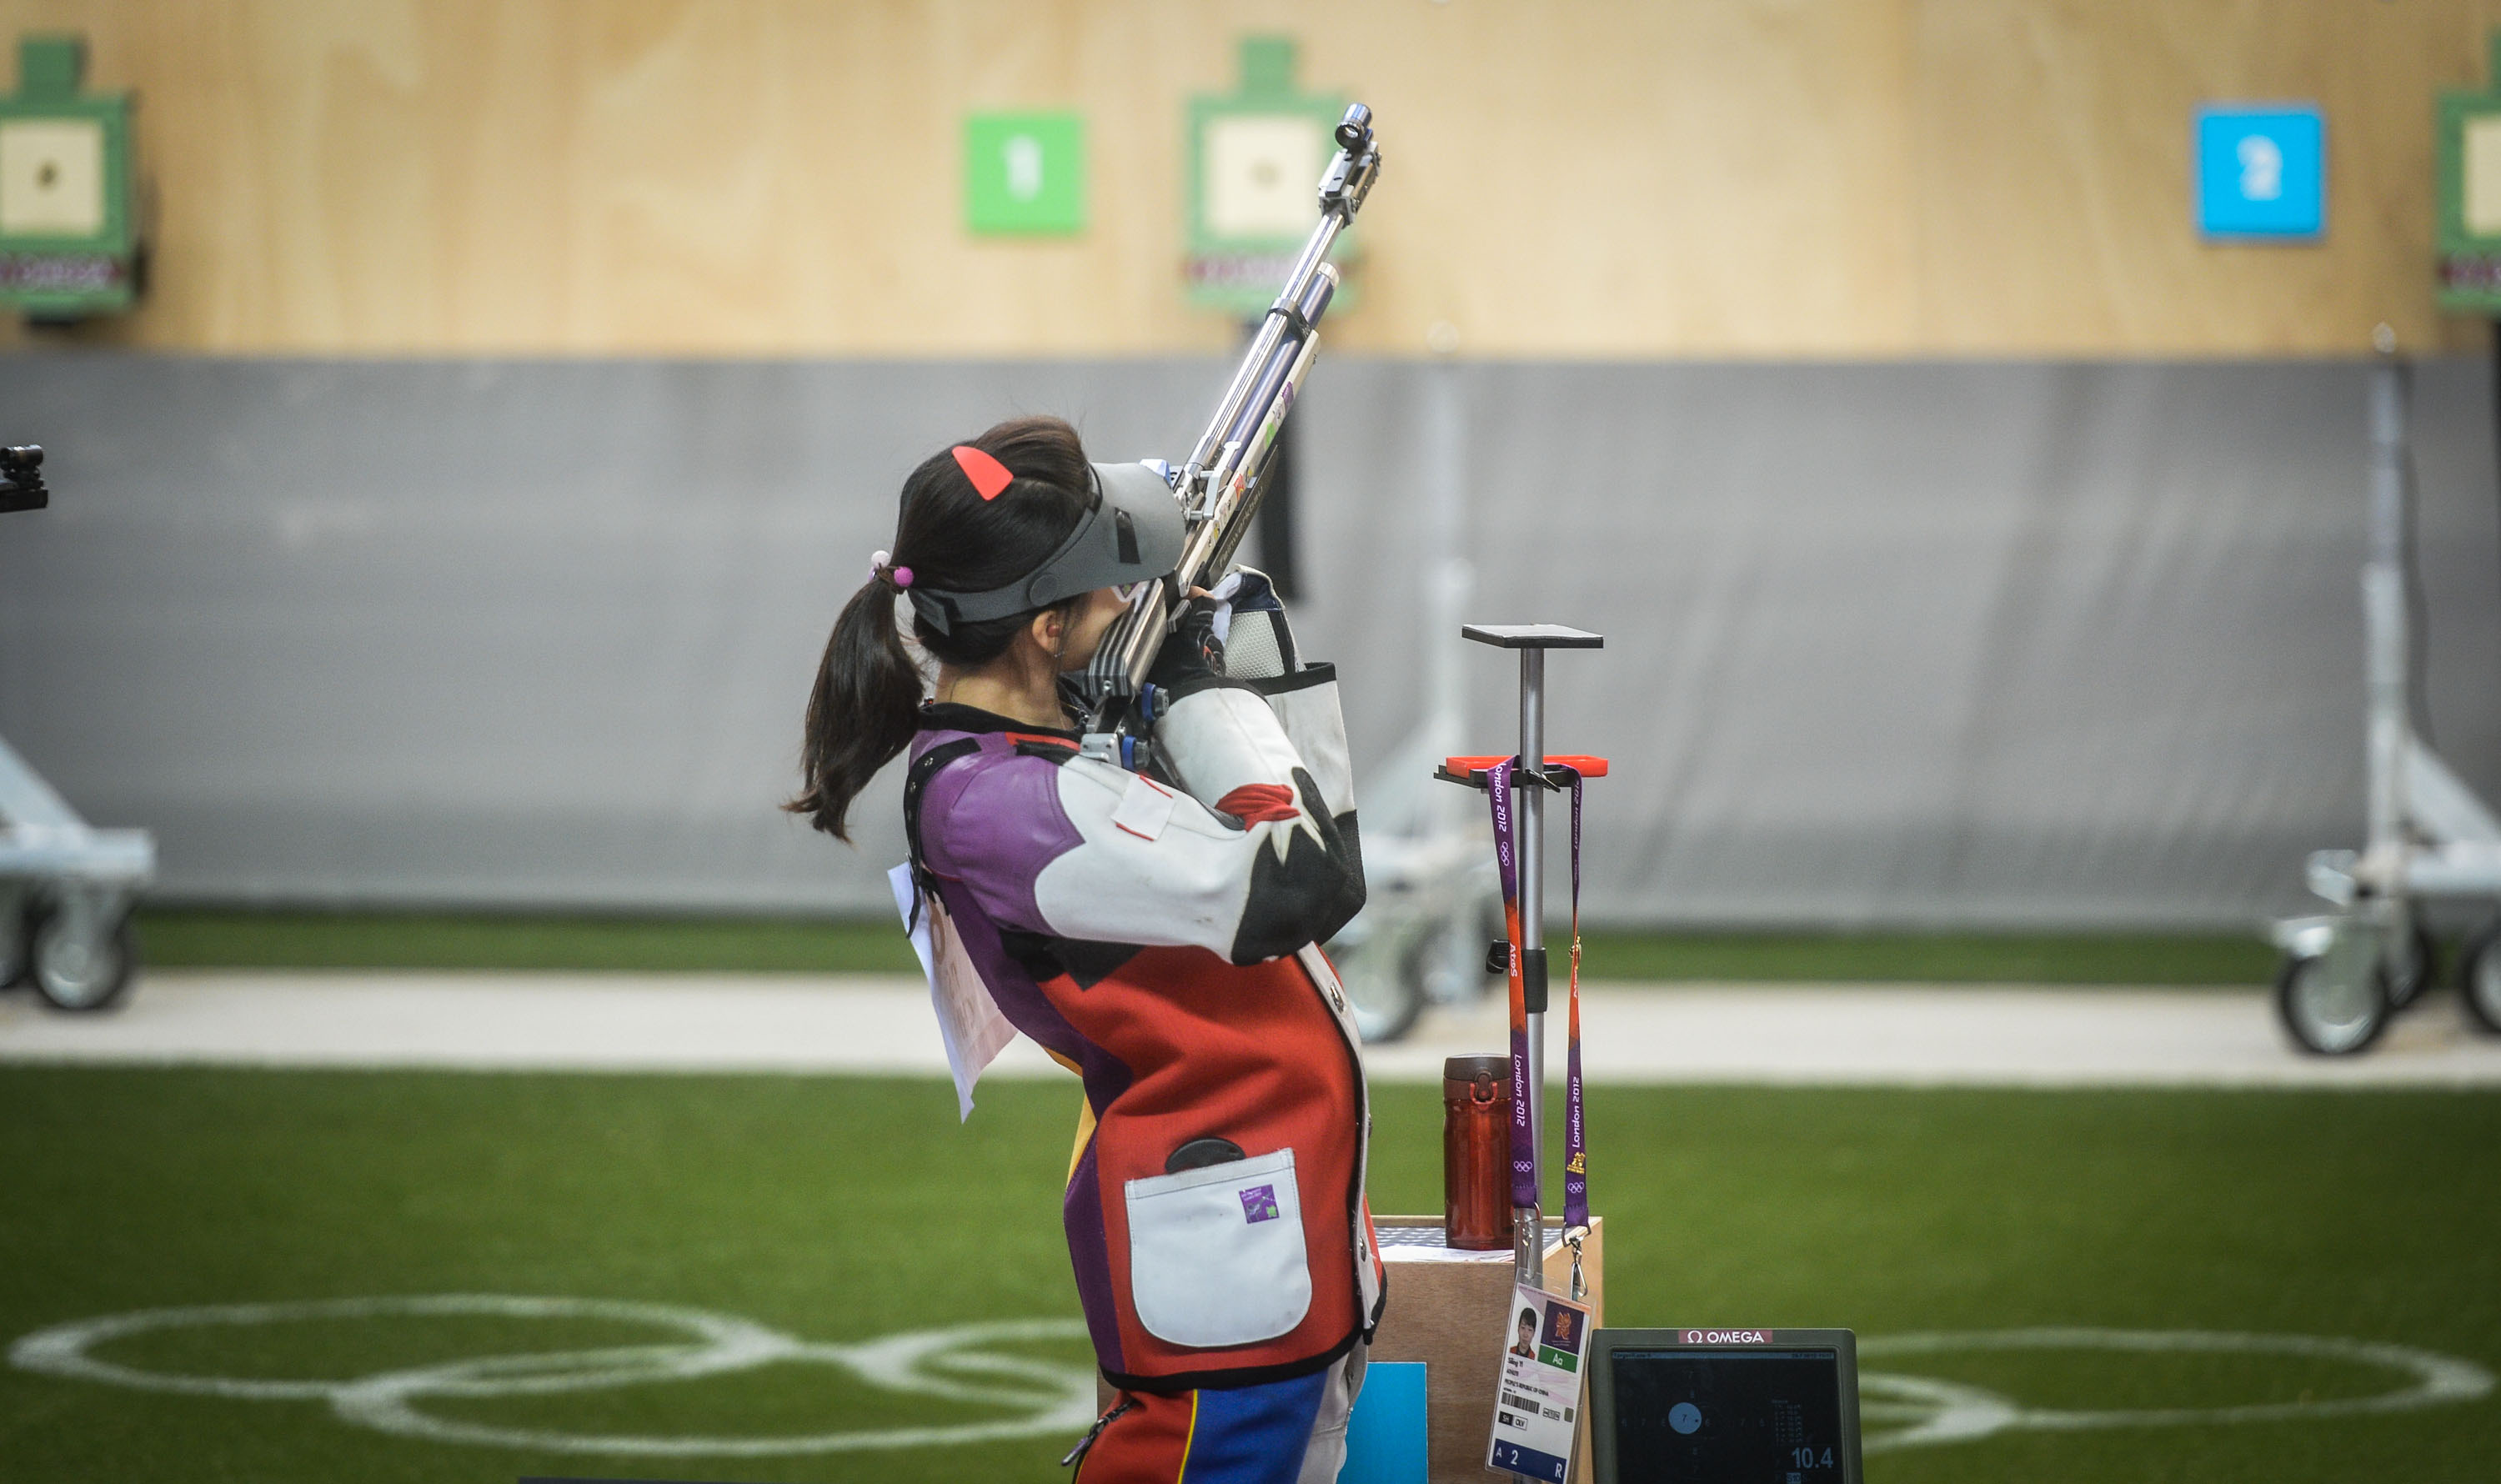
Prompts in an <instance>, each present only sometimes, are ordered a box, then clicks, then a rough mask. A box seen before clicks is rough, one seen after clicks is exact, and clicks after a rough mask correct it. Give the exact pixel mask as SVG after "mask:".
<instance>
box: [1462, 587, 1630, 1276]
mask: <svg viewBox="0 0 2501 1484" xmlns="http://www.w3.org/2000/svg"><path fill="white" fill-rule="evenodd" d="M1459 633H1460V634H1461V635H1462V636H1463V637H1465V638H1468V639H1473V640H1475V641H1476V642H1477V643H1479V644H1490V645H1492V646H1494V647H1495V648H1496V649H1508V650H1517V651H1519V753H1518V763H1517V766H1516V767H1514V768H1513V769H1512V774H1511V777H1512V782H1513V784H1514V785H1516V786H1517V788H1518V790H1519V793H1518V810H1519V825H1518V835H1519V860H1518V870H1519V886H1518V892H1519V993H1520V1000H1521V1003H1522V1005H1523V1007H1524V1008H1525V1009H1526V1011H1527V1013H1528V1085H1527V1086H1526V1087H1525V1088H1515V1089H1514V1090H1513V1095H1514V1096H1523V1097H1525V1098H1526V1099H1527V1102H1528V1139H1529V1144H1528V1147H1529V1162H1530V1164H1531V1166H1532V1169H1533V1172H1534V1179H1535V1185H1536V1189H1537V1190H1538V1192H1539V1193H1540V1195H1539V1199H1538V1202H1537V1203H1536V1204H1535V1205H1526V1206H1514V1207H1513V1208H1512V1212H1511V1241H1512V1261H1513V1264H1514V1265H1515V1266H1516V1267H1517V1270H1518V1274H1519V1281H1520V1282H1522V1283H1525V1284H1527V1285H1529V1286H1531V1287H1533V1288H1544V1287H1545V1286H1546V1202H1545V1198H1544V1192H1545V1190H1546V1001H1547V994H1546V794H1547V793H1548V792H1549V791H1555V792H1560V791H1562V790H1566V789H1569V788H1570V787H1571V785H1570V784H1568V783H1565V782H1564V781H1563V780H1562V779H1561V778H1559V777H1557V776H1556V775H1554V774H1551V773H1549V772H1548V771H1547V770H1546V769H1547V764H1548V763H1550V762H1559V763H1562V764H1563V765H1565V766H1567V767H1570V768H1574V769H1577V770H1578V771H1579V772H1580V774H1581V776H1582V777H1584V778H1604V777H1605V776H1606V775H1607V759H1604V758H1588V757H1577V756H1556V757H1551V758H1550V757H1549V756H1548V755H1547V752H1546V652H1547V651H1548V650H1551V649H1603V648H1605V647H1606V642H1607V641H1606V637H1605V636H1604V635H1602V634H1593V633H1586V632H1584V631H1583V630H1581V629H1578V628H1565V627H1563V626H1562V625H1560V624H1462V625H1461V626H1460V628H1459ZM1502 760H1503V759H1501V758H1500V757H1492V758H1451V759H1445V760H1444V761H1443V763H1442V766H1441V767H1440V768H1439V769H1438V770H1437V771H1435V773H1434V775H1433V776H1434V777H1436V778H1440V779H1444V780H1446V781H1448V782H1451V783H1458V784H1466V785H1468V786H1469V787H1471V788H1477V789H1482V788H1484V787H1485V773H1486V771H1487V770H1488V769H1490V768H1492V767H1494V766H1495V765H1496V764H1498V763H1500V762H1501V761H1502ZM1574 1297H1576V1298H1577V1297H1579V1296H1578V1295H1575V1296H1574Z"/></svg>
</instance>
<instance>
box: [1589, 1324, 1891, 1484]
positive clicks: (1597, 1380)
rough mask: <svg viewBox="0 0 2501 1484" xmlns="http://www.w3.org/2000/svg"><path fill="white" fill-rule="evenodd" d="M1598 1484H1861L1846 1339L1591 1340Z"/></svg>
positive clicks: (1765, 1334) (1720, 1333)
mask: <svg viewBox="0 0 2501 1484" xmlns="http://www.w3.org/2000/svg"><path fill="white" fill-rule="evenodd" d="M1589 1390H1590V1399H1589V1405H1590V1412H1589V1425H1590V1426H1589V1441H1590V1447H1591V1450H1592V1457H1591V1459H1590V1462H1591V1464H1592V1465H1593V1466H1594V1467H1595V1473H1596V1478H1597V1484H1860V1477H1861V1476H1860V1472H1859V1462H1858V1347H1857V1339H1856V1336H1854V1335H1853V1334H1851V1332H1850V1331H1848V1330H1605V1329H1601V1330H1596V1331H1592V1332H1591V1333H1590V1339H1589Z"/></svg>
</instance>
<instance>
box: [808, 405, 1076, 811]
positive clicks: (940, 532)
mask: <svg viewBox="0 0 2501 1484" xmlns="http://www.w3.org/2000/svg"><path fill="white" fill-rule="evenodd" d="M957 447H970V448H973V449H977V450H979V451H981V452H982V453H984V454H986V455H989V456H990V457H991V458H993V459H995V460H997V461H998V463H1000V464H1002V465H1004V466H1005V467H1006V468H1007V470H1008V471H1009V472H1010V473H1011V474H1013V475H1014V476H1015V479H1014V482H1013V483H1011V484H1009V485H1007V486H1006V487H1005V488H1004V489H1000V488H998V487H995V486H993V487H992V489H991V491H990V493H989V494H987V495H984V494H983V493H982V491H981V490H980V489H978V488H977V487H976V486H975V485H974V484H973V482H972V478H971V474H970V471H969V470H968V469H967V467H966V466H965V464H964V463H963V462H962V461H961V460H959V459H957V458H956V457H955V456H954V455H953V451H952V450H951V449H950V450H946V451H942V452H940V453H938V454H936V455H931V456H930V457H929V458H928V459H926V460H924V461H923V462H922V463H921V465H920V467H918V468H917V469H915V470H913V471H912V475H911V477H910V478H909V479H906V480H905V481H904V482H903V501H902V510H901V513H900V514H899V516H898V517H897V519H896V523H895V532H894V553H893V555H892V557H887V556H886V555H885V554H884V553H880V554H879V560H878V561H877V562H876V563H875V564H874V565H873V568H872V570H871V572H870V574H869V580H868V582H867V583H866V584H864V585H862V586H861V588H860V589H859V590H858V591H856V592H853V593H852V594H851V596H850V601H849V602H847V603H845V604H844V605H843V611H842V616H841V617H840V618H838V619H836V620H835V621H834V632H833V636H832V637H831V638H830V639H828V640H827V641H826V643H825V656H824V658H823V660H822V661H821V662H819V663H818V665H817V684H816V688H815V689H814V690H812V691H810V692H809V694H808V720H807V724H806V732H805V734H804V735H803V737H802V738H801V741H800V746H799V776H800V783H801V788H800V791H799V796H798V797H796V798H793V799H791V800H790V801H789V802H788V803H786V804H784V805H783V806H782V807H784V809H787V810H789V811H790V812H791V813H793V814H799V815H805V816H806V817H807V820H808V823H809V824H811V825H813V826H816V827H817V828H818V829H821V830H823V831H824V832H825V833H827V834H829V835H832V836H833V837H834V838H836V839H838V840H849V839H850V832H849V829H848V827H847V821H846V816H847V815H848V814H849V812H850V803H851V800H852V799H853V798H855V797H857V796H858V794H859V792H860V791H861V790H862V789H865V788H867V787H868V782H869V780H870V779H871V778H873V777H875V776H876V775H877V770H878V769H880V768H882V767H884V765H885V764H886V763H888V762H890V761H892V760H893V759H894V757H895V755H896V754H898V753H900V752H902V751H903V749H904V748H905V747H906V746H908V745H910V743H911V741H912V736H913V733H914V732H915V731H916V730H917V729H918V726H919V712H920V698H921V690H922V685H921V674H920V670H919V667H918V666H917V665H916V664H915V663H914V661H913V656H912V652H911V650H909V649H908V648H906V647H905V645H904V642H903V635H902V633H901V631H900V629H899V628H898V626H897V624H896V623H895V598H896V596H897V594H898V593H900V594H903V595H907V596H908V595H909V594H910V591H911V590H912V589H913V588H914V587H918V586H925V587H927V588H931V589H935V590H940V591H946V592H980V591H986V590H990V589H993V588H1001V587H1005V586H1006V585H1008V584H1009V583H1012V582H1014V581H1016V580H1017V578H1019V577H1022V576H1024V575H1025V574H1026V573H1028V572H1031V571H1032V570H1033V569H1034V568H1036V567H1038V566H1040V565H1041V564H1042V563H1043V561H1044V559H1045V558H1046V557H1050V554H1051V553H1052V552H1053V551H1054V550H1056V549H1057V548H1058V546H1059V543H1060V542H1061V541H1062V540H1064V539H1066V537H1067V535H1068V533H1069V532H1070V531H1071V530H1074V529H1076V527H1077V523H1078V521H1079V520H1080V519H1081V518H1082V517H1083V516H1084V513H1085V508H1086V500H1087V498H1088V491H1089V490H1090V489H1091V484H1090V480H1091V475H1090V473H1089V471H1088V470H1087V469H1086V467H1085V449H1084V445H1083V444H1081V443H1080V442H1079V441H1078V438H1077V430H1076V429H1075V428H1073V427H1070V426H1069V425H1068V424H1067V423H1065V422H1061V421H1060V420H1059V419H1057V418H1020V419H1017V421H1015V422H1002V423H1000V424H999V425H998V426H996V427H993V428H991V429H990V430H989V431H988V432H985V433H984V434H982V435H981V436H980V437H979V438H975V439H972V440H971V441H970V442H969V444H967V445H958V446H957ZM1073 601H1077V600H1072V602H1073ZM1037 611H1038V610H1037ZM1032 619H1033V612H1026V613H1021V614H1016V615H1013V616H1011V617H1008V618H1004V619H992V620H990V621H989V622H987V623H982V624H963V623H959V624H953V625H951V627H950V628H949V629H947V630H945V631H941V630H939V629H938V628H937V627H935V626H934V625H932V624H924V623H922V622H920V618H919V613H918V610H917V608H916V609H915V611H914V615H913V625H912V629H913V635H912V636H913V638H914V640H915V641H916V642H917V643H918V644H919V646H920V647H921V648H922V649H924V650H926V651H928V653H929V654H930V655H931V656H933V657H935V658H938V659H939V660H942V661H944V662H945V663H948V664H952V665H963V666H971V665H980V664H986V663H988V662H989V661H990V660H993V659H996V658H998V657H999V656H1001V655H1003V654H1005V653H1007V648H1008V646H1009V645H1010V644H1011V643H1013V642H1015V639H1016V636H1017V632H1018V631H1019V630H1021V629H1022V628H1023V627H1024V626H1025V625H1026V624H1028V623H1030V622H1031V621H1032Z"/></svg>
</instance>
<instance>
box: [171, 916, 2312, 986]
mask: <svg viewBox="0 0 2501 1484" xmlns="http://www.w3.org/2000/svg"><path fill="white" fill-rule="evenodd" d="M139 931H140V940H141V953H142V955H143V957H144V958H145V960H146V961H147V962H149V963H150V964H153V965H155V966H157V967H160V968H500V969H596V970H611V971H616V970H652V971H668V970H680V971H684V970H722V969H727V970H784V971H803V972H817V973H911V972H914V971H915V970H916V969H917V964H916V963H915V962H914V961H913V957H912V950H911V948H910V946H909V945H907V944H906V943H905V942H904V939H903V934H902V931H901V930H900V929H899V928H898V927H896V925H895V924H894V923H893V922H891V921H889V920H886V919H883V918H881V919H875V920H870V921H864V922H846V921H826V920H799V919H788V918H761V919H738V918H629V917H598V916H569V917H568V916H536V915H524V914H509V915H494V914H484V913H472V914H426V913H391V912H303V911H297V912H256V911H241V910H233V911H216V910H203V909H183V908H149V909H146V910H143V911H142V912H141V914H140V919H139ZM1583 962H1584V971H1585V972H1586V973H1587V974H1588V975H1589V976H1590V977H1591V978H1597V979H1608V980H1632V981H1641V980H1695V979H1719V980H1817V981H1848V980H1869V981H1878V980H1892V981H1902V980H1917V981H1927V982H1937V983H1998V984H2008V983H2012V984H2191V985H2195V984H2231V985H2247V984H2264V983H2266V982H2267V981H2268V980H2269V979H2270V978H2271V977H2272V976H2273V975H2274V972H2275V955H2274V951H2273V950H2272V949H2270V948H2268V947H2267V945H2266V944H2265V943H2263V942H2261V941H2259V940H2258V939H2257V938H2256V937H2254V936H2249V937H2240V936H2231V935H2222V934H2148V933H2058V934H2045V933H2030V934H2016V933H1912V932H1862V933H1811V932H1791V933H1774V932H1675V933H1668V932H1647V933H1645V932H1593V933H1590V934H1587V935H1586V937H1585V939H1584V961H1583Z"/></svg>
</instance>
